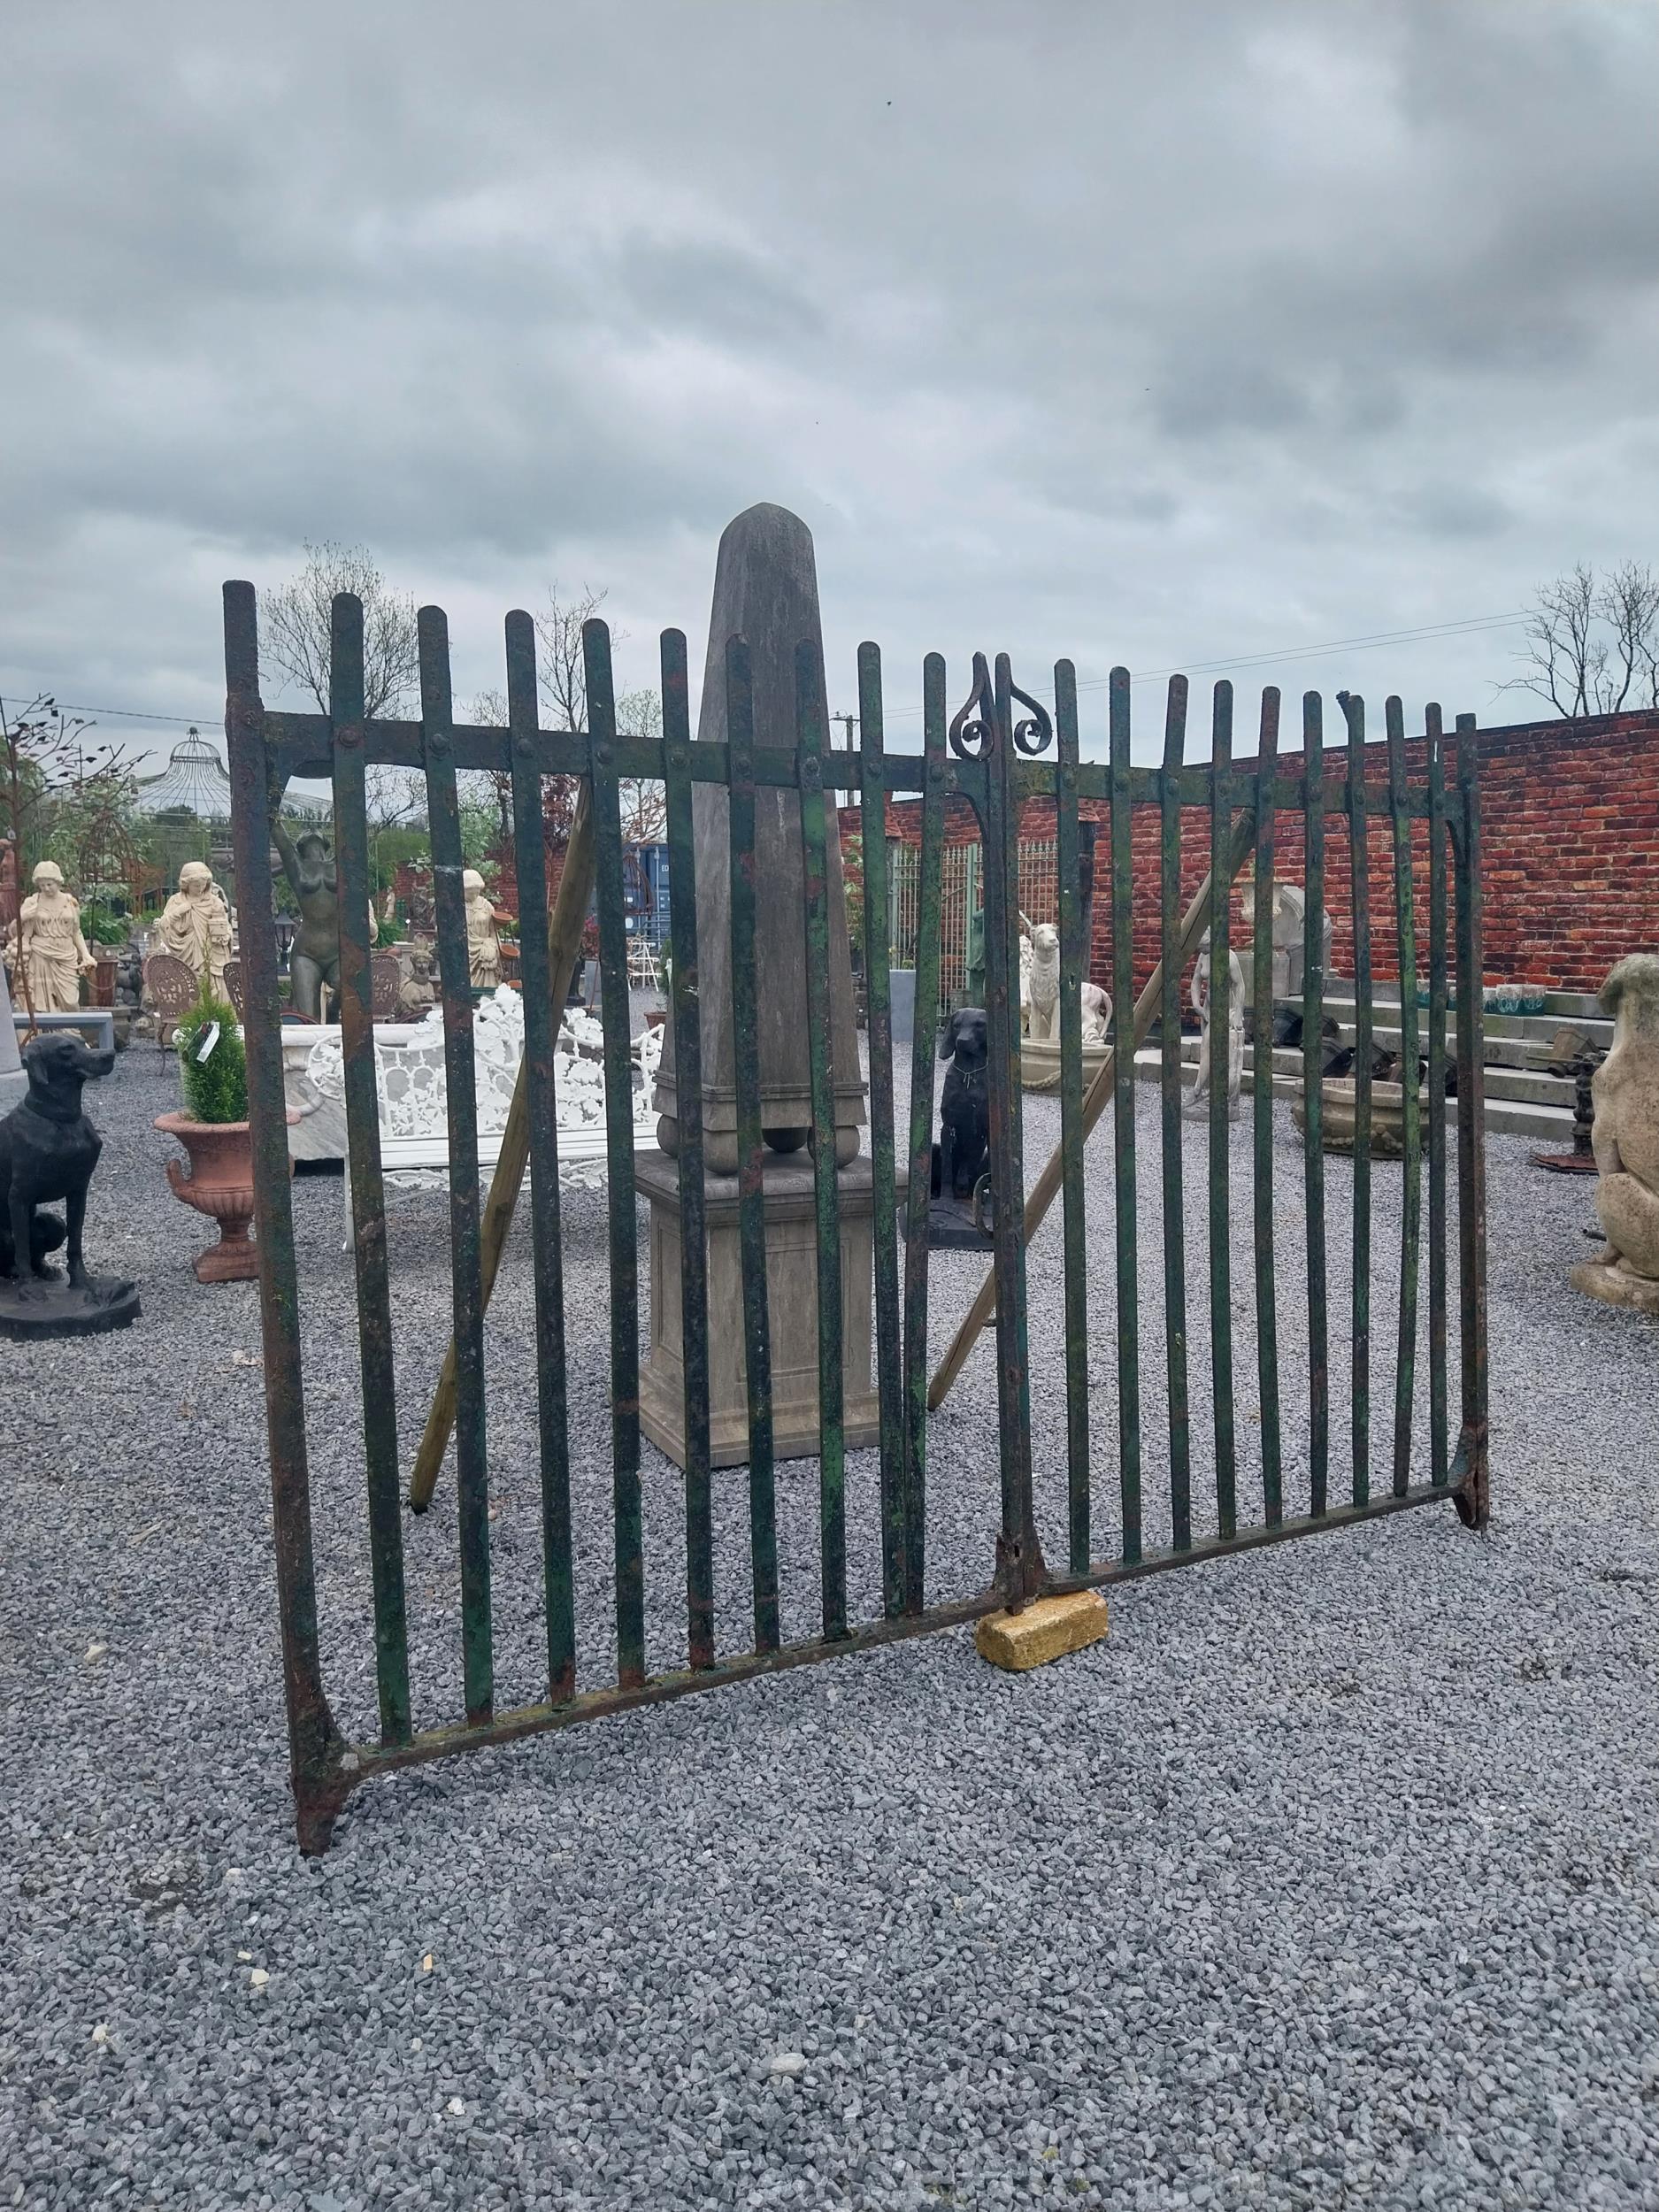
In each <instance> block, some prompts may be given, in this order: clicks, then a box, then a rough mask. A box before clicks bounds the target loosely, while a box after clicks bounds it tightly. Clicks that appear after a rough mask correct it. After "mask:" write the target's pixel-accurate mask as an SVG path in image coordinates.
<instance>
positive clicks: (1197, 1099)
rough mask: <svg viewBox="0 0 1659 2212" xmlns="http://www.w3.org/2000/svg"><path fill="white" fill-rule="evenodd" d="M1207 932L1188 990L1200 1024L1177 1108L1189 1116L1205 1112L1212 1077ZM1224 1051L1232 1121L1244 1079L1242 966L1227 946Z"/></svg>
mask: <svg viewBox="0 0 1659 2212" xmlns="http://www.w3.org/2000/svg"><path fill="white" fill-rule="evenodd" d="M1191 996H1192V1002H1193V1006H1194V1010H1195V1011H1196V1013H1197V1015H1198V1018H1199V1020H1200V1021H1201V1022H1202V1025H1203V1027H1202V1033H1201V1035H1200V1038H1199V1044H1198V1071H1197V1074H1196V1076H1195V1077H1194V1082H1193V1087H1192V1089H1191V1090H1190V1091H1188V1093H1187V1100H1186V1103H1185V1105H1184V1106H1183V1107H1182V1109H1181V1110H1182V1112H1183V1113H1184V1114H1186V1115H1187V1117H1188V1118H1190V1119H1193V1120H1196V1119H1199V1118H1202V1117H1204V1116H1207V1115H1208V1114H1209V1111H1210V1085H1211V1083H1213V1082H1214V1080H1215V1079H1216V1064H1215V1023H1214V1021H1213V1020H1212V1019H1211V1016H1210V932H1209V931H1208V930H1206V931H1205V932H1204V933H1203V936H1202V938H1201V939H1200V941H1199V953H1198V958H1197V960H1196V962H1195V963H1194V967H1193V981H1192V990H1191ZM1226 1052H1227V1057H1226V1064H1225V1074H1224V1079H1225V1084H1226V1099H1227V1119H1228V1120H1229V1121H1234V1120H1236V1119H1237V1118H1238V1112H1239V1092H1240V1087H1242V1084H1243V1081H1244V969H1243V967H1242V965H1241V964H1240V959H1239V956H1238V954H1237V953H1236V952H1234V951H1233V949H1232V948H1231V947H1229V948H1228V951H1227V1043H1226Z"/></svg>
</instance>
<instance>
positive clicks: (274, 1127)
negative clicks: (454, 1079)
mask: <svg viewBox="0 0 1659 2212" xmlns="http://www.w3.org/2000/svg"><path fill="white" fill-rule="evenodd" d="M224 607H225V737H226V744H227V752H228V755H229V759H230V779H231V813H232V825H233V829H234V839H235V848H236V895H237V903H238V905H239V906H240V908H241V910H242V987H243V994H244V1003H245V1006H246V1009H247V1011H246V1014H245V1017H244V1019H243V1030H244V1033H245V1035H246V1039H247V1049H248V1118H249V1121H250V1124H251V1128H252V1138H251V1142H252V1148H253V1194H254V1221H255V1226H256V1230H257V1236H258V1242H259V1319H260V1334H261V1343H262V1346H263V1349H264V1353H265V1432H266V1437H267V1440H268V1443H269V1448H270V1453H271V1518H272V1528H273V1542H274V1548H275V1552H276V1580H277V1614H278V1619H279V1622H280V1629H281V1636H282V1687H283V1695H284V1700H285V1702H286V1706H287V1711H288V1760H289V1770H290V1775H291V1778H292V1783H293V1789H294V1796H295V1801H296V1807H297V1809H298V1813H299V1828H300V1845H301V1848H302V1849H303V1850H320V1849H322V1848H323V1847H324V1846H325V1845H326V1842H327V1826H328V1822H329V1820H330V1818H331V1814H330V1812H329V1809H328V1808H329V1804H330V1802H331V1801H332V1800H333V1798H334V1797H335V1796H337V1794H338V1793H337V1790H334V1789H331V1786H330V1778H331V1770H332V1769H333V1767H334V1762H335V1759H336V1758H337V1756H338V1753H339V1749H340V1741H339V1737H338V1734H337V1732H336V1731H335V1728H334V1719H333V1717H332V1716H331V1714H330V1712H329V1709H328V1701H327V1698H326V1695H325V1694H324V1690H323V1678H322V1657H321V1653H320V1650H319V1643H318V1634H317V1578H316V1568H315V1562H314V1559H313V1555H312V1546H311V1475H310V1469H309V1466H308V1463H307V1457H306V1450H305V1390H304V1376H303V1366H302V1361H301V1355H300V1326H299V1278H298V1271H297V1269H296V1265H295V1260H294V1208H293V1199H292V1193H291V1191H290V1188H289V1182H288V1178H289V1174H290V1172H291V1171H290V1168H289V1164H288V1117H287V1112H286V1109H285V1105H284V1100H283V1091H282V1037H281V1007H280V997H279V991H278V982H277V952H276V926H275V911H274V905H275V902H274V901H273V897H272V890H271V833H270V818H271V814H272V812H273V810H274V809H275V807H276V805H277V804H278V803H279V799H280V782H279V781H278V780H277V778H276V776H275V774H274V773H273V765H274V764H273V762H272V760H271V757H270V756H269V755H268V753H267V751H266V747H265V703H264V701H263V700H262V699H261V698H260V695H259V633H258V618H257V611H256V608H257V602H256V600H255V596H254V588H253V586H252V585H251V584H250V583H242V582H234V583H227V585H226V586H225V590H224Z"/></svg>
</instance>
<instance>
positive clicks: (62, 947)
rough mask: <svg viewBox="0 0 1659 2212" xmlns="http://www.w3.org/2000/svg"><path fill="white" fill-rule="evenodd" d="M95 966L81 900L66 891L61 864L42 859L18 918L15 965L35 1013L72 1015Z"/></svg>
mask: <svg viewBox="0 0 1659 2212" xmlns="http://www.w3.org/2000/svg"><path fill="white" fill-rule="evenodd" d="M96 964H97V963H96V960H95V959H94V957H93V956H92V954H91V952H90V951H89V949H88V945H87V941H86V939H85V938H84V937H83V936H82V935H81V904H80V902H79V900H77V899H76V898H75V897H74V896H73V895H72V894H71V893H70V892H69V891H68V890H67V889H66V888H65V884H64V872H63V870H62V869H61V868H60V867H59V866H58V863H57V862H56V861H55V860H42V862H41V864H40V865H39V866H38V867H37V868H36V869H35V889H34V891H33V893H32V894H31V895H30V896H29V897H28V898H27V899H25V900H24V902H23V904H22V906H21V908H20V909H19V913H18V919H17V952H16V960H15V965H16V967H17V970H18V972H19V982H20V983H22V984H26V985H27V990H28V995H29V998H30V1000H31V1001H32V1002H33V1003H34V1007H35V1012H36V1013H39V1014H70V1013H73V1011H74V1010H75V1009H76V1008H77V1007H78V1006H79V1005H80V1003H81V977H82V976H83V975H85V974H88V973H89V972H91V970H92V969H93V968H94V967H96ZM21 995H22V994H21V991H19V996H21Z"/></svg>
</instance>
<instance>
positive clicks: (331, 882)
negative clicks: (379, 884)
mask: <svg viewBox="0 0 1659 2212" xmlns="http://www.w3.org/2000/svg"><path fill="white" fill-rule="evenodd" d="M271 836H272V840H273V842H274V844H275V846H276V849H277V850H278V852H279V853H280V854H281V856H282V872H283V874H284V875H285V876H287V878H288V885H289V887H290V889H291V890H292V891H293V894H294V899H295V903H296V905H297V906H298V908H299V913H300V926H299V927H298V929H297V930H296V932H295V933H294V942H293V945H292V946H291V948H290V949H289V951H288V983H289V987H290V989H291V992H292V996H293V1002H294V1010H295V1012H296V1014H303V1016H304V1017H305V1018H306V1020H307V1021H312V1022H319V1021H321V1019H322V1018H323V987H324V985H325V984H326V986H327V987H328V989H329V991H330V992H331V993H332V995H334V998H336V999H338V997H339V996H340V896H339V882H338V879H337V877H336V875H335V872H334V852H333V849H331V847H330V845H329V842H328V840H327V839H326V837H325V836H324V835H323V833H322V832H321V830H314V829H312V830H303V831H302V832H301V833H300V834H299V836H298V837H297V838H294V837H290V836H289V835H288V832H287V830H285V829H284V828H283V826H282V823H281V819H280V817H279V816H277V815H276V814H275V813H273V816H272V819H271Z"/></svg>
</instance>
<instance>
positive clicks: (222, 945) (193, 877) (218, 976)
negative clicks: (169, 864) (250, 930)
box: [158, 860, 230, 999]
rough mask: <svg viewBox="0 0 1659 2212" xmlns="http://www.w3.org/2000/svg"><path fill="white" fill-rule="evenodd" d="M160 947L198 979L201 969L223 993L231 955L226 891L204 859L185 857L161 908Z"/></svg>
mask: <svg viewBox="0 0 1659 2212" xmlns="http://www.w3.org/2000/svg"><path fill="white" fill-rule="evenodd" d="M158 935H159V939H160V947H159V949H161V950H162V951H163V952H170V953H172V954H173V955H174V956H176V957H177V958H178V959H180V960H182V961H183V963H184V964H185V966H186V967H187V968H188V969H189V971H190V972H191V974H192V975H193V976H195V977H196V979H197V980H198V981H199V980H200V979H201V977H202V973H203V972H204V970H205V971H206V972H208V974H209V975H210V976H211V979H212V989H213V995H214V996H215V997H216V998H221V999H222V998H223V997H224V995H225V963H226V962H227V960H228V959H229V958H230V910H229V909H228V908H227V905H226V904H225V895H224V893H223V892H222V891H221V890H220V889H219V886H218V884H217V883H215V882H214V880H213V872H212V870H211V868H210V867H209V866H208V864H207V863H206V862H205V861H204V860H187V861H186V862H185V864H184V865H183V867H182V868H180V871H179V887H178V889H177V890H176V891H175V892H174V893H173V896H172V897H171V898H170V899H169V900H168V901H167V903H166V904H165V906H164V907H163V908H162V910H161V920H160V923H159V925H158Z"/></svg>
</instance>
